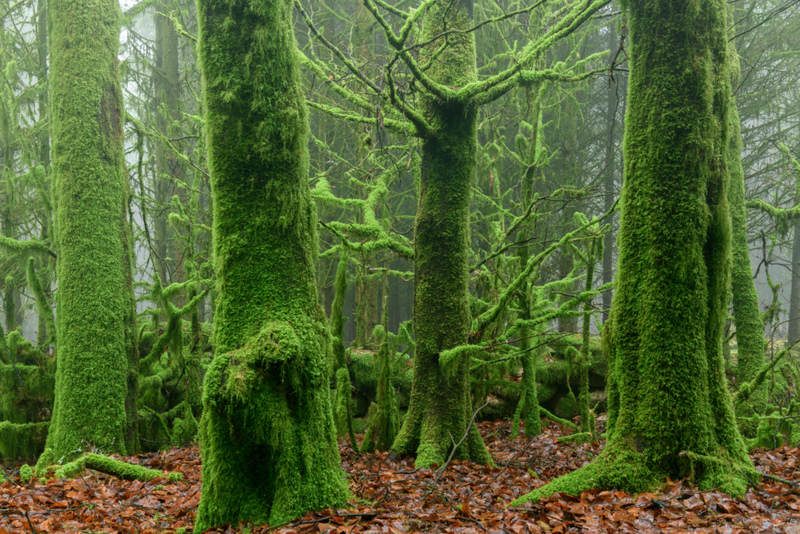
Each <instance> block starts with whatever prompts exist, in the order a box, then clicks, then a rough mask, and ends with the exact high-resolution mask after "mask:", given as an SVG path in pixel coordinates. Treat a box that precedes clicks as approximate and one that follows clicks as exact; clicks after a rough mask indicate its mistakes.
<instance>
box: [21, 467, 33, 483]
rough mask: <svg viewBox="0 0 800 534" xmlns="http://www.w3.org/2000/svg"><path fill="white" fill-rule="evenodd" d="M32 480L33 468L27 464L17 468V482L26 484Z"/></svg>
mask: <svg viewBox="0 0 800 534" xmlns="http://www.w3.org/2000/svg"><path fill="white" fill-rule="evenodd" d="M32 478H33V468H32V467H31V466H29V465H28V464H22V467H20V468H19V481H20V483H22V484H27V483H28V482H30V481H31V479H32Z"/></svg>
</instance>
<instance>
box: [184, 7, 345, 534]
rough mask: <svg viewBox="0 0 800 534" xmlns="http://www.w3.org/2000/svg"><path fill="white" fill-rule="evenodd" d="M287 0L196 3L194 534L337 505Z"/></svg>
mask: <svg viewBox="0 0 800 534" xmlns="http://www.w3.org/2000/svg"><path fill="white" fill-rule="evenodd" d="M292 7H293V2H292V1H291V0H248V1H245V0H198V9H197V12H198V21H199V26H200V33H199V36H200V42H199V54H200V63H201V66H202V70H203V76H204V80H205V90H204V97H205V104H206V110H207V112H206V113H207V115H206V123H207V133H208V148H209V166H210V169H211V185H212V194H213V203H214V228H213V231H214V258H215V272H216V277H217V278H216V284H217V287H216V289H217V290H216V301H215V302H216V314H215V317H214V320H215V325H214V336H215V344H216V350H215V355H214V359H213V360H212V362H211V364H210V365H209V367H208V369H207V372H206V376H205V381H204V392H203V417H202V419H201V422H200V442H201V447H202V456H203V491H202V496H201V499H200V505H199V508H198V513H197V521H196V523H195V532H202V531H203V530H205V529H207V528H209V527H212V526H216V525H221V524H224V523H228V522H236V521H238V520H245V521H249V522H253V523H259V524H262V523H267V522H269V523H270V524H272V525H276V524H279V523H282V522H284V521H287V520H291V519H293V518H296V517H298V516H301V515H303V514H304V513H306V512H307V511H308V510H321V509H324V508H328V507H336V506H341V505H343V504H344V503H345V502H347V500H348V499H349V497H350V495H349V492H348V489H347V483H346V481H345V479H344V474H343V472H342V471H341V468H340V466H339V464H340V460H339V451H338V448H337V444H336V429H335V425H334V422H333V416H332V410H331V395H330V378H331V373H332V368H333V358H332V357H331V351H330V343H331V339H330V334H329V331H328V325H327V319H326V317H325V315H324V312H323V310H322V309H321V307H320V306H319V304H318V302H317V290H316V287H315V283H314V279H315V276H314V265H315V262H316V250H317V240H316V234H315V227H316V220H315V216H314V213H315V208H314V206H313V204H312V202H311V198H310V194H309V189H308V181H307V180H308V178H307V173H308V151H307V138H308V137H307V132H308V125H307V116H306V108H305V104H304V96H303V93H302V90H301V85H300V75H299V68H298V63H297V54H296V44H295V40H294V34H293V28H292Z"/></svg>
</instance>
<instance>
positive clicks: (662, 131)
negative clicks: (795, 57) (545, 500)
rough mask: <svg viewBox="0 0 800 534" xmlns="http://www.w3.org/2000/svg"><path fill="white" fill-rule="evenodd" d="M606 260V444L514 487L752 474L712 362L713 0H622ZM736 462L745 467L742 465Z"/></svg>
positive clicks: (718, 140) (723, 302) (722, 267)
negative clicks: (615, 259)
mask: <svg viewBox="0 0 800 534" xmlns="http://www.w3.org/2000/svg"><path fill="white" fill-rule="evenodd" d="M628 13H629V22H630V29H631V40H632V51H633V54H632V56H631V60H632V66H631V78H630V88H629V100H628V101H629V107H628V115H627V121H626V122H627V124H626V126H627V131H626V134H625V181H624V186H623V192H622V206H621V209H622V212H621V226H620V233H619V251H620V256H619V264H618V265H619V270H618V271H617V284H616V288H615V290H616V294H615V296H614V303H613V307H612V313H611V319H610V321H611V325H610V326H611V336H610V362H609V364H610V372H611V377H610V385H609V388H610V395H609V399H610V407H609V411H610V414H609V423H610V424H611V428H610V430H609V437H608V443H607V445H606V448H605V450H604V451H603V453H602V454H601V455H600V456H599V457H598V458H597V459H596V460H594V461H593V462H591V463H590V464H588V465H587V466H585V467H584V468H582V469H580V470H578V471H575V472H573V473H571V474H569V475H567V476H565V477H562V478H559V479H556V480H555V481H553V482H551V483H550V484H547V485H546V486H544V487H542V488H540V489H538V490H536V491H534V492H533V493H530V494H528V495H526V496H525V497H522V498H520V499H518V501H517V503H519V502H524V501H528V500H535V499H538V498H540V497H544V496H548V495H551V494H552V493H554V492H559V491H562V492H566V493H570V494H578V493H580V492H581V491H582V490H585V489H588V488H593V487H605V488H610V487H613V488H619V489H622V490H626V491H633V492H639V491H643V490H646V489H648V488H652V487H653V486H654V485H656V484H659V483H663V481H664V480H665V479H666V477H670V478H671V479H673V480H675V479H679V478H683V477H686V476H692V477H693V478H694V479H695V480H696V482H697V483H698V484H699V486H700V487H701V488H711V487H716V488H719V489H721V490H723V491H726V492H728V493H732V494H736V495H741V494H743V493H744V492H745V489H746V485H747V481H748V478H747V477H748V476H749V477H752V480H756V479H757V478H756V477H757V473H756V472H755V470H754V469H753V467H752V465H751V463H750V460H749V458H748V457H747V453H746V450H745V446H744V442H743V440H742V438H741V436H740V435H739V431H738V430H737V427H736V420H735V418H734V414H733V408H732V405H731V400H730V394H729V393H728V391H727V389H726V381H725V375H724V373H723V359H722V347H721V331H722V327H723V324H724V321H725V319H726V316H727V302H728V291H729V284H730V267H729V265H730V231H731V230H730V224H731V223H730V215H729V209H728V200H727V189H728V186H727V182H728V176H727V170H726V165H725V159H726V158H725V151H726V148H727V143H728V131H727V130H728V117H729V115H728V113H729V105H730V103H729V99H730V80H729V76H728V64H727V54H726V51H727V39H726V24H725V20H726V17H725V2H724V1H723V0H700V1H694V0H692V1H690V0H672V1H670V2H653V1H650V0H631V1H630V2H629V8H628ZM745 473H746V474H745Z"/></svg>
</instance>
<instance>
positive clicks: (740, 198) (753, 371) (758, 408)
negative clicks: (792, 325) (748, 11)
mask: <svg viewBox="0 0 800 534" xmlns="http://www.w3.org/2000/svg"><path fill="white" fill-rule="evenodd" d="M733 55H734V56H735V51H733ZM741 152H742V135H741V132H740V126H739V113H738V110H737V107H736V104H735V102H734V103H733V104H732V106H731V114H730V142H729V143H728V154H727V156H728V172H729V173H730V177H731V185H730V192H729V195H728V197H729V198H730V203H731V227H732V232H731V238H732V255H733V266H732V273H731V289H732V296H733V298H732V300H733V318H734V323H735V324H736V344H737V365H736V369H737V381H738V383H739V384H744V383H747V382H750V381H752V380H754V379H755V378H756V376H757V375H758V372H759V371H760V370H761V367H762V366H763V365H764V349H765V343H764V323H763V322H762V320H761V313H760V311H759V307H758V293H757V292H756V287H755V282H754V280H753V269H752V267H751V265H750V247H749V245H748V242H747V208H746V207H745V189H744V171H743V170H742V158H741ZM749 398H750V403H749V404H741V405H739V406H738V407H737V410H736V413H737V415H740V416H748V415H752V414H753V413H754V412H756V413H760V412H762V411H763V409H764V406H765V405H766V402H767V389H766V387H763V386H762V387H758V388H756V390H755V391H754V392H751V393H750V395H749ZM747 435H748V437H751V436H752V435H753V434H751V433H748V434H747Z"/></svg>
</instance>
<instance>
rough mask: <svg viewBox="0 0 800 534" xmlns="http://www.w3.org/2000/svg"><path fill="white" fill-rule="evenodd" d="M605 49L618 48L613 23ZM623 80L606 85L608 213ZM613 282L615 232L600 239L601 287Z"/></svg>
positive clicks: (607, 306)
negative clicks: (601, 241)
mask: <svg viewBox="0 0 800 534" xmlns="http://www.w3.org/2000/svg"><path fill="white" fill-rule="evenodd" d="M608 34H609V37H608V49H609V52H610V54H611V57H612V58H613V57H614V55H615V53H616V50H617V47H618V46H619V32H617V31H616V23H614V22H612V23H611V24H610V25H609V32H608ZM621 82H622V77H621V76H619V75H618V76H617V77H616V78H615V79H614V80H613V81H612V82H611V83H609V84H608V93H607V95H606V124H607V125H608V135H607V137H606V154H605V156H606V160H605V169H604V173H605V176H604V177H603V210H604V211H605V212H606V213H608V211H609V210H610V209H611V206H613V205H614V197H615V193H616V187H615V181H616V178H617V150H616V149H617V144H616V139H617V135H616V126H617V108H618V107H619V96H618V94H619V93H618V91H619V90H620V84H621ZM613 220H614V219H613V216H612V217H610V218H609V222H611V223H613ZM613 281H614V230H613V225H612V228H610V229H609V230H608V232H606V235H605V237H604V238H603V284H604V285H605V284H610V283H611V282H613ZM612 295H613V293H612V292H611V291H606V292H605V293H603V309H604V310H611V296H612ZM608 315H609V312H608V311H605V312H603V324H605V322H606V321H608Z"/></svg>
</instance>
